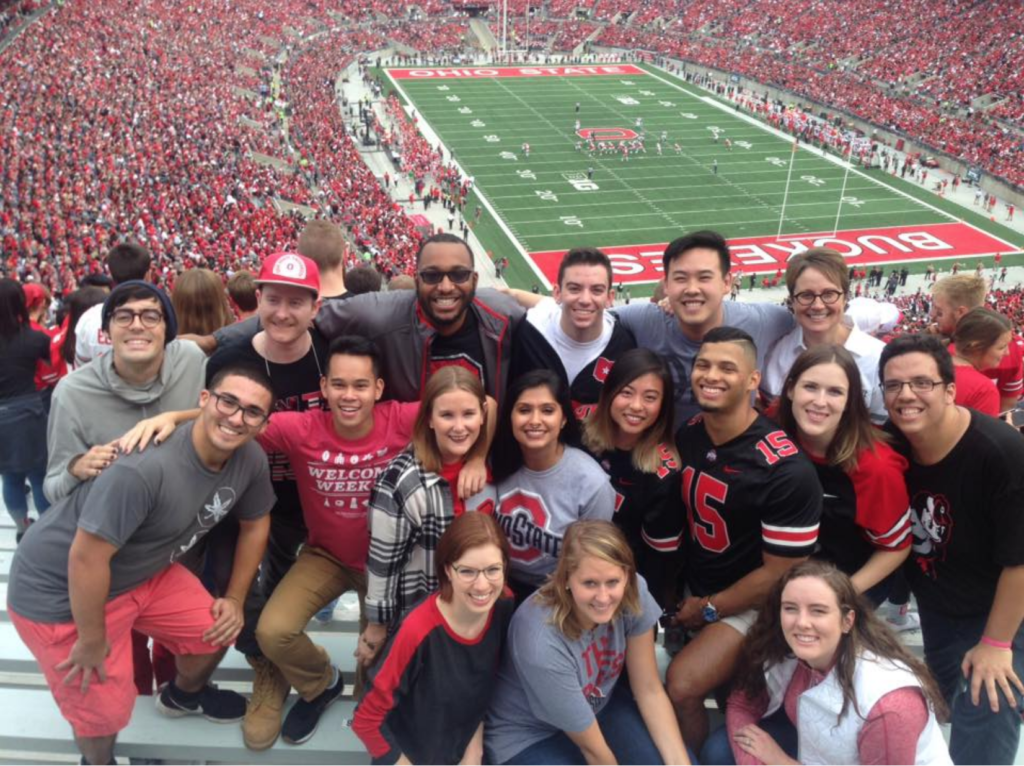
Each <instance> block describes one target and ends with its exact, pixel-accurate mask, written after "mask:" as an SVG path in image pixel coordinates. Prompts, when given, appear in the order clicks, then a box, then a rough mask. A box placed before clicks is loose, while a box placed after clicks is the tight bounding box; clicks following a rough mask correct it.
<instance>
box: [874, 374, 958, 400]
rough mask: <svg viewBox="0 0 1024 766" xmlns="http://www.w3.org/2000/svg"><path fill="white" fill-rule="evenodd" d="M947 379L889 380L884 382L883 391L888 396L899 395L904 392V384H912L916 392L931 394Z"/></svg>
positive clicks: (912, 388) (911, 386) (911, 388)
mask: <svg viewBox="0 0 1024 766" xmlns="http://www.w3.org/2000/svg"><path fill="white" fill-rule="evenodd" d="M944 384H945V381H942V380H931V379H930V378H913V379H911V380H887V381H885V382H884V383H882V391H884V392H885V395H886V396H899V395H900V394H901V393H903V387H904V386H910V390H911V391H913V392H914V393H915V394H929V393H931V392H932V391H934V390H935V387H936V386H941V385H944Z"/></svg>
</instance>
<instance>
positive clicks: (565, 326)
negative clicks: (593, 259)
mask: <svg viewBox="0 0 1024 766" xmlns="http://www.w3.org/2000/svg"><path fill="white" fill-rule="evenodd" d="M552 295H553V296H554V299H555V300H556V301H558V303H559V304H560V305H561V307H562V320H561V325H562V330H564V331H565V333H566V334H567V335H569V336H570V337H572V338H575V339H576V340H581V341H583V340H592V339H593V338H594V337H597V336H598V335H600V333H601V327H602V322H603V320H604V310H605V309H606V308H608V307H609V306H611V285H610V284H609V280H608V270H607V269H606V268H604V266H590V265H586V264H579V265H577V266H569V267H568V268H567V269H566V270H565V274H564V275H563V278H562V283H561V284H559V285H555V288H554V291H553V292H552Z"/></svg>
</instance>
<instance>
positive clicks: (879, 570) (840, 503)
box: [779, 345, 994, 606]
mask: <svg viewBox="0 0 1024 766" xmlns="http://www.w3.org/2000/svg"><path fill="white" fill-rule="evenodd" d="M916 382H917V381H915V383H916ZM927 382H930V381H927ZM993 388H994V387H993ZM779 423H780V424H781V425H782V427H783V428H785V429H786V430H787V431H788V432H789V433H790V434H791V435H792V436H793V437H795V438H796V440H797V442H799V444H800V447H801V448H802V449H803V450H804V452H806V453H807V456H808V457H809V458H810V459H811V461H812V462H813V463H814V467H815V469H816V470H817V472H818V478H819V479H820V480H821V486H822V488H823V489H824V501H823V504H822V514H821V527H820V530H819V532H818V544H819V546H820V550H819V551H818V552H817V553H816V554H815V555H816V556H817V557H818V558H823V559H827V560H828V561H831V562H833V563H834V564H835V565H836V566H838V567H839V569H841V570H842V571H843V572H845V573H846V574H847V575H849V576H850V578H851V580H852V581H853V585H854V587H855V588H856V589H857V591H858V592H859V593H865V594H866V595H867V596H868V597H869V598H870V599H871V600H872V601H873V602H874V603H875V605H876V606H877V605H878V604H880V603H881V602H882V601H884V600H885V598H886V596H887V595H888V590H889V587H890V584H891V581H889V580H887V579H886V578H888V577H889V575H891V574H892V573H893V572H895V571H896V570H897V569H898V568H899V567H900V565H901V564H902V563H903V562H904V561H906V559H907V556H909V555H910V543H911V542H912V540H913V535H912V534H911V526H910V512H909V511H908V510H907V508H908V507H909V505H910V503H909V498H908V496H907V488H906V484H905V483H904V481H903V474H904V472H905V471H906V470H907V461H906V460H904V459H903V457H901V456H900V455H899V454H897V453H896V451H895V450H893V449H892V448H891V447H890V446H889V445H888V444H886V442H885V437H884V434H883V432H882V431H880V430H879V429H877V428H875V426H874V425H872V423H871V420H870V418H869V417H868V412H867V408H866V407H865V406H864V396H863V394H862V392H861V377H860V372H859V370H858V369H857V364H856V362H855V361H854V358H853V355H852V354H850V352H849V351H847V350H846V349H845V348H843V347H842V346H838V345H826V346H816V347H815V348H812V349H808V350H807V351H804V352H803V353H802V354H801V355H800V356H799V357H798V358H797V360H796V362H795V363H794V364H793V367H792V369H791V370H790V372H789V376H788V377H787V378H786V382H785V385H784V386H783V395H782V396H781V397H780V399H779Z"/></svg>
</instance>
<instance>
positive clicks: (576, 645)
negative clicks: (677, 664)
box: [484, 576, 661, 763]
mask: <svg viewBox="0 0 1024 766" xmlns="http://www.w3.org/2000/svg"><path fill="white" fill-rule="evenodd" d="M637 584H638V586H639V590H640V609H641V611H640V614H625V613H622V612H620V613H619V616H618V617H616V618H615V619H614V620H612V621H611V622H609V623H606V624H604V625H598V626H597V627H595V628H594V629H593V630H586V631H584V632H583V634H582V635H581V636H580V637H579V638H578V639H577V640H575V641H574V640H572V639H570V638H568V637H567V636H566V635H565V634H564V633H562V632H561V631H560V630H559V629H558V628H556V627H555V626H554V625H553V624H552V623H551V609H550V608H549V607H547V606H543V605H541V604H539V603H538V601H537V595H536V594H534V595H533V596H531V597H530V598H528V599H526V601H524V602H523V604H522V606H520V607H519V609H517V610H516V613H515V615H514V616H513V617H512V625H511V627H510V628H509V633H508V645H507V647H506V649H505V655H504V657H503V658H502V661H501V668H500V670H499V671H498V685H497V688H496V689H495V691H494V696H493V697H492V698H491V705H490V708H488V713H487V719H486V722H485V725H484V748H485V749H484V751H485V754H486V756H487V763H505V762H506V761H509V760H511V759H512V758H514V757H515V756H516V755H517V754H519V753H521V752H522V751H523V750H525V749H526V748H528V747H530V745H533V744H535V743H537V742H540V741H541V740H544V739H547V738H548V737H550V736H552V735H554V734H557V733H558V732H560V731H567V732H568V731H573V732H580V731H584V730H585V729H586V728H587V727H588V726H590V724H591V723H593V721H594V718H595V717H596V716H597V714H598V713H600V712H601V710H602V709H604V706H605V705H606V704H607V703H608V700H609V699H610V698H611V696H612V691H614V689H615V685H616V684H617V683H618V682H619V676H620V675H622V673H624V672H625V670H626V645H627V644H628V642H629V639H630V638H632V637H634V636H640V635H643V634H644V633H647V632H649V631H650V630H652V629H653V628H654V623H656V622H657V621H658V616H659V615H660V614H661V607H659V606H658V602H657V601H655V600H654V597H653V596H651V594H650V592H649V591H648V590H647V583H646V582H644V578H642V577H640V576H637Z"/></svg>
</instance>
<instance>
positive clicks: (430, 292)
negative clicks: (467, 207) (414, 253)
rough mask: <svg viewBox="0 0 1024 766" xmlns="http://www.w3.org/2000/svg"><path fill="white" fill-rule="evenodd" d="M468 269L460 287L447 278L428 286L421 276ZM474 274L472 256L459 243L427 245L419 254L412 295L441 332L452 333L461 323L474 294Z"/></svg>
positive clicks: (475, 279) (475, 277) (475, 281)
mask: <svg viewBox="0 0 1024 766" xmlns="http://www.w3.org/2000/svg"><path fill="white" fill-rule="evenodd" d="M465 270H469V271H470V272H472V276H470V278H469V279H468V280H467V281H465V282H463V283H462V284H456V283H455V282H453V281H452V279H451V278H450V277H445V278H443V279H442V280H441V281H440V282H438V283H437V284H433V285H432V284H428V282H427V281H426V280H425V279H424V277H423V274H424V273H427V274H430V273H437V272H442V273H451V272H456V273H458V272H459V271H465ZM477 278H478V275H477V273H476V272H475V271H473V257H472V255H471V254H470V253H469V251H468V250H467V249H466V246H465V245H463V244H462V243H460V242H431V243H430V244H429V245H427V246H426V247H424V248H423V252H422V253H420V263H419V266H418V267H417V273H416V295H417V297H418V298H419V303H420V308H422V309H423V313H424V314H426V315H427V317H428V318H429V319H430V321H431V322H432V323H433V324H434V325H435V326H436V327H437V328H438V330H439V331H441V332H442V333H448V332H455V331H457V330H458V329H459V328H460V327H461V326H462V323H463V322H464V321H465V318H466V310H467V309H468V308H469V305H470V303H472V302H473V296H474V295H476V283H477Z"/></svg>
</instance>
